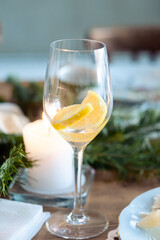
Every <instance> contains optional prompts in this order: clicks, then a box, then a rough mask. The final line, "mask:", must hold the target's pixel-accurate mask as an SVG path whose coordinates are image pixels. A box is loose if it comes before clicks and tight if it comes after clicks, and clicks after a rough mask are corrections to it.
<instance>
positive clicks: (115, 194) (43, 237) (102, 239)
mask: <svg viewBox="0 0 160 240" xmlns="http://www.w3.org/2000/svg"><path fill="white" fill-rule="evenodd" d="M155 187H159V181H158V180H157V179H155V178H154V177H153V178H151V179H143V180H140V181H139V182H136V181H132V182H125V181H120V180H118V178H117V176H116V175H115V174H113V173H111V172H107V171H97V173H96V176H95V179H94V182H93V184H92V188H91V191H90V193H89V195H88V200H87V204H86V206H85V207H86V208H89V209H92V210H96V211H98V212H100V213H102V214H104V215H105V216H107V217H108V219H109V223H110V224H109V228H108V230H107V231H106V232H104V233H103V234H101V235H100V236H97V237H94V238H92V239H94V240H95V239H96V240H106V239H107V235H108V231H109V230H113V229H115V228H116V227H117V226H118V216H119V214H120V212H121V211H122V210H123V208H125V207H126V206H127V205H128V204H129V203H130V201H131V200H132V199H133V198H135V197H136V196H137V195H139V194H141V193H143V192H145V191H147V190H150V189H152V188H155ZM44 210H45V211H50V212H51V213H54V212H55V211H56V210H57V208H52V207H44ZM51 239H52V240H59V239H61V238H59V237H56V236H54V235H52V234H50V233H49V232H48V231H47V229H46V227H45V225H44V226H43V227H42V228H41V230H40V231H39V233H38V234H37V235H36V236H35V237H34V238H33V240H51Z"/></svg>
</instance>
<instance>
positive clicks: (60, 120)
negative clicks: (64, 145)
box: [52, 103, 93, 130]
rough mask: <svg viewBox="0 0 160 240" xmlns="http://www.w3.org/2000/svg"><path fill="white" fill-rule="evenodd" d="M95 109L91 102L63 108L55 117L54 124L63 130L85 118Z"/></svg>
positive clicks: (57, 128)
mask: <svg viewBox="0 0 160 240" xmlns="http://www.w3.org/2000/svg"><path fill="white" fill-rule="evenodd" d="M92 111H93V107H92V105H91V104H90V103H87V104H75V105H71V106H68V107H64V108H62V110H60V111H59V112H58V113H57V114H56V115H55V117H54V120H53V123H52V126H53V127H54V128H55V129H56V130H62V129H65V128H68V127H70V126H72V125H73V124H75V123H77V122H79V121H80V120H81V119H84V118H85V117H86V116H87V115H89V114H90V113H91V112H92Z"/></svg>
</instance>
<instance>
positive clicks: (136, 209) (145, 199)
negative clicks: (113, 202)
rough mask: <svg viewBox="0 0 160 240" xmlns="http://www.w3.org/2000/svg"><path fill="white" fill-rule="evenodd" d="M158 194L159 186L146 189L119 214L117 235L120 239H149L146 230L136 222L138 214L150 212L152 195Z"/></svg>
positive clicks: (138, 217) (159, 192) (138, 218)
mask: <svg viewBox="0 0 160 240" xmlns="http://www.w3.org/2000/svg"><path fill="white" fill-rule="evenodd" d="M158 194H160V187H158V188H155V189H152V190H150V191H147V192H145V193H143V194H141V195H139V196H138V197H136V198H135V199H134V200H133V201H132V202H131V203H130V204H129V205H128V206H127V207H126V208H124V209H123V211H122V212H121V214H120V223H119V235H120V237H121V240H135V239H137V240H149V237H148V234H147V232H146V231H144V230H142V229H140V228H138V227H137V226H136V223H137V222H138V221H139V220H140V214H141V213H144V212H150V210H151V206H152V204H153V201H154V199H153V198H154V197H155V196H156V195H158Z"/></svg>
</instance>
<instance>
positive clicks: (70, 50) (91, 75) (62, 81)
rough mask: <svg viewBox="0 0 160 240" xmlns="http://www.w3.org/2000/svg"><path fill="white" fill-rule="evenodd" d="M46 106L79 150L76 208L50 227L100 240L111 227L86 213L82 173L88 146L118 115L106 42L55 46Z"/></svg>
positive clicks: (54, 218) (77, 41)
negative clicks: (82, 191) (114, 108)
mask: <svg viewBox="0 0 160 240" xmlns="http://www.w3.org/2000/svg"><path fill="white" fill-rule="evenodd" d="M43 103H44V111H45V114H46V116H47V117H48V119H49V121H50V123H51V125H52V126H53V127H54V128H55V129H56V130H57V131H58V133H59V134H60V135H61V136H62V137H63V138H64V139H65V140H66V141H67V142H68V143H69V144H70V145H71V147H72V149H73V155H74V181H75V192H74V207H73V210H72V211H71V210H69V209H64V210H59V211H57V212H55V213H54V214H53V215H52V216H51V218H50V219H49V220H48V221H47V222H46V226H47V228H48V230H49V231H50V232H51V233H52V234H55V235H57V236H60V237H63V238H66V239H84V238H90V237H94V236H97V235H99V234H101V233H102V232H104V231H105V230H106V229H107V228H108V224H109V223H108V219H107V218H106V217H104V216H103V215H101V214H99V213H97V212H96V211H90V210H86V209H83V207H82V201H81V169H82V161H83V152H84V149H85V147H86V146H87V144H88V143H89V142H90V141H91V140H92V139H93V138H95V136H96V135H97V134H98V133H99V132H100V131H101V130H102V128H103V127H104V126H105V125H106V123H107V122H108V120H109V118H110V115H111V112H112V106H113V98H112V86H111V80H110V74H109V67H108V57H107V50H106V46H105V44H103V43H102V42H98V41H94V40H88V39H65V40H59V41H55V42H52V43H51V45H50V58H49V63H48V67H47V72H46V80H45V86H44V101H43ZM60 151H61V149H60ZM66 161H67V159H66Z"/></svg>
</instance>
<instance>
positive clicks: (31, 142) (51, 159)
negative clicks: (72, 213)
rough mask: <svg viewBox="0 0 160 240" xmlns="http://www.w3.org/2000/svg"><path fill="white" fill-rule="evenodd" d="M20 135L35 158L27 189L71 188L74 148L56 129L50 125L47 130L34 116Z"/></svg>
mask: <svg viewBox="0 0 160 240" xmlns="http://www.w3.org/2000/svg"><path fill="white" fill-rule="evenodd" d="M23 139H24V144H25V150H26V152H27V153H28V157H29V158H30V159H32V160H37V163H36V166H34V167H32V168H30V169H28V173H27V174H28V186H30V189H29V190H30V191H34V192H37V193H43V194H47V193H48V194H59V193H67V192H70V191H72V190H73V189H74V169H73V161H72V160H73V150H72V148H71V146H70V145H69V144H68V143H67V142H66V141H65V140H64V139H63V138H62V137H61V136H60V135H59V134H58V133H57V132H56V130H54V128H53V127H51V129H50V131H48V130H47V129H46V127H45V125H44V121H43V120H37V121H35V122H32V123H29V124H27V125H26V126H25V127H24V129H23ZM25 187H26V186H24V188H25Z"/></svg>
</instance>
